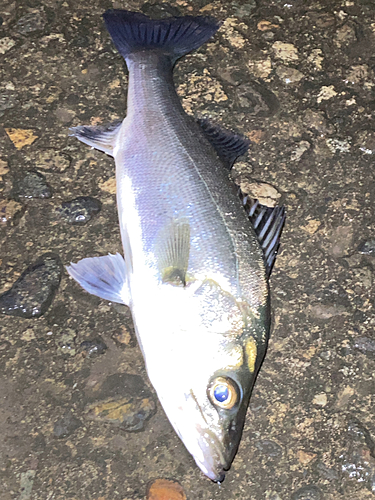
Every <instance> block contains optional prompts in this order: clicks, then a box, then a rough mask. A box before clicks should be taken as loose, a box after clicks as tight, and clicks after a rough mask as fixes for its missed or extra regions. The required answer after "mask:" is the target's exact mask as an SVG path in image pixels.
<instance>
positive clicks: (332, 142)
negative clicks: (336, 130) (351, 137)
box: [326, 138, 350, 153]
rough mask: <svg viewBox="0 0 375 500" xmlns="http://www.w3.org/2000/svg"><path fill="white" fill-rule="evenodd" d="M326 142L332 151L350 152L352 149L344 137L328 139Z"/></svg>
mask: <svg viewBox="0 0 375 500" xmlns="http://www.w3.org/2000/svg"><path fill="white" fill-rule="evenodd" d="M326 144H327V146H328V148H329V149H330V151H331V152H332V153H336V152H337V151H338V152H339V153H348V152H349V151H350V144H349V142H348V141H346V140H343V139H333V138H330V139H327V140H326Z"/></svg>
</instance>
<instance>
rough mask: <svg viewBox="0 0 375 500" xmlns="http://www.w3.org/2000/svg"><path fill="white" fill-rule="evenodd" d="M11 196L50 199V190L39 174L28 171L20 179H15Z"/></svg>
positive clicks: (42, 176) (44, 179)
mask: <svg viewBox="0 0 375 500" xmlns="http://www.w3.org/2000/svg"><path fill="white" fill-rule="evenodd" d="M12 196H13V197H20V198H51V196H52V189H51V187H50V186H49V185H48V184H47V181H46V178H45V177H44V175H43V174H40V173H39V172H33V171H28V172H26V174H25V175H24V177H23V178H22V179H16V180H15V181H14V184H13V188H12Z"/></svg>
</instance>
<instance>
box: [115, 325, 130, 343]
mask: <svg viewBox="0 0 375 500" xmlns="http://www.w3.org/2000/svg"><path fill="white" fill-rule="evenodd" d="M112 338H113V340H114V341H115V342H118V343H119V344H122V345H129V344H130V343H131V341H132V336H131V334H130V332H129V330H128V329H127V328H126V327H125V326H124V325H122V326H121V327H120V331H118V332H115V333H114V334H113V335H112Z"/></svg>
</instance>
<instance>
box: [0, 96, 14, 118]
mask: <svg viewBox="0 0 375 500" xmlns="http://www.w3.org/2000/svg"><path fill="white" fill-rule="evenodd" d="M16 104H17V100H16V98H15V97H14V95H13V94H12V93H11V92H7V91H3V92H1V94H0V116H3V114H4V111H5V110H7V109H11V108H14V106H15V105H16Z"/></svg>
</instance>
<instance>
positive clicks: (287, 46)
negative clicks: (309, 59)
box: [272, 42, 298, 62]
mask: <svg viewBox="0 0 375 500" xmlns="http://www.w3.org/2000/svg"><path fill="white" fill-rule="evenodd" d="M272 49H273V51H274V54H275V57H277V58H278V59H282V60H283V61H285V62H292V61H297V60H298V50H297V47H295V46H294V45H293V44H292V43H285V42H275V43H274V44H273V45H272Z"/></svg>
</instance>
